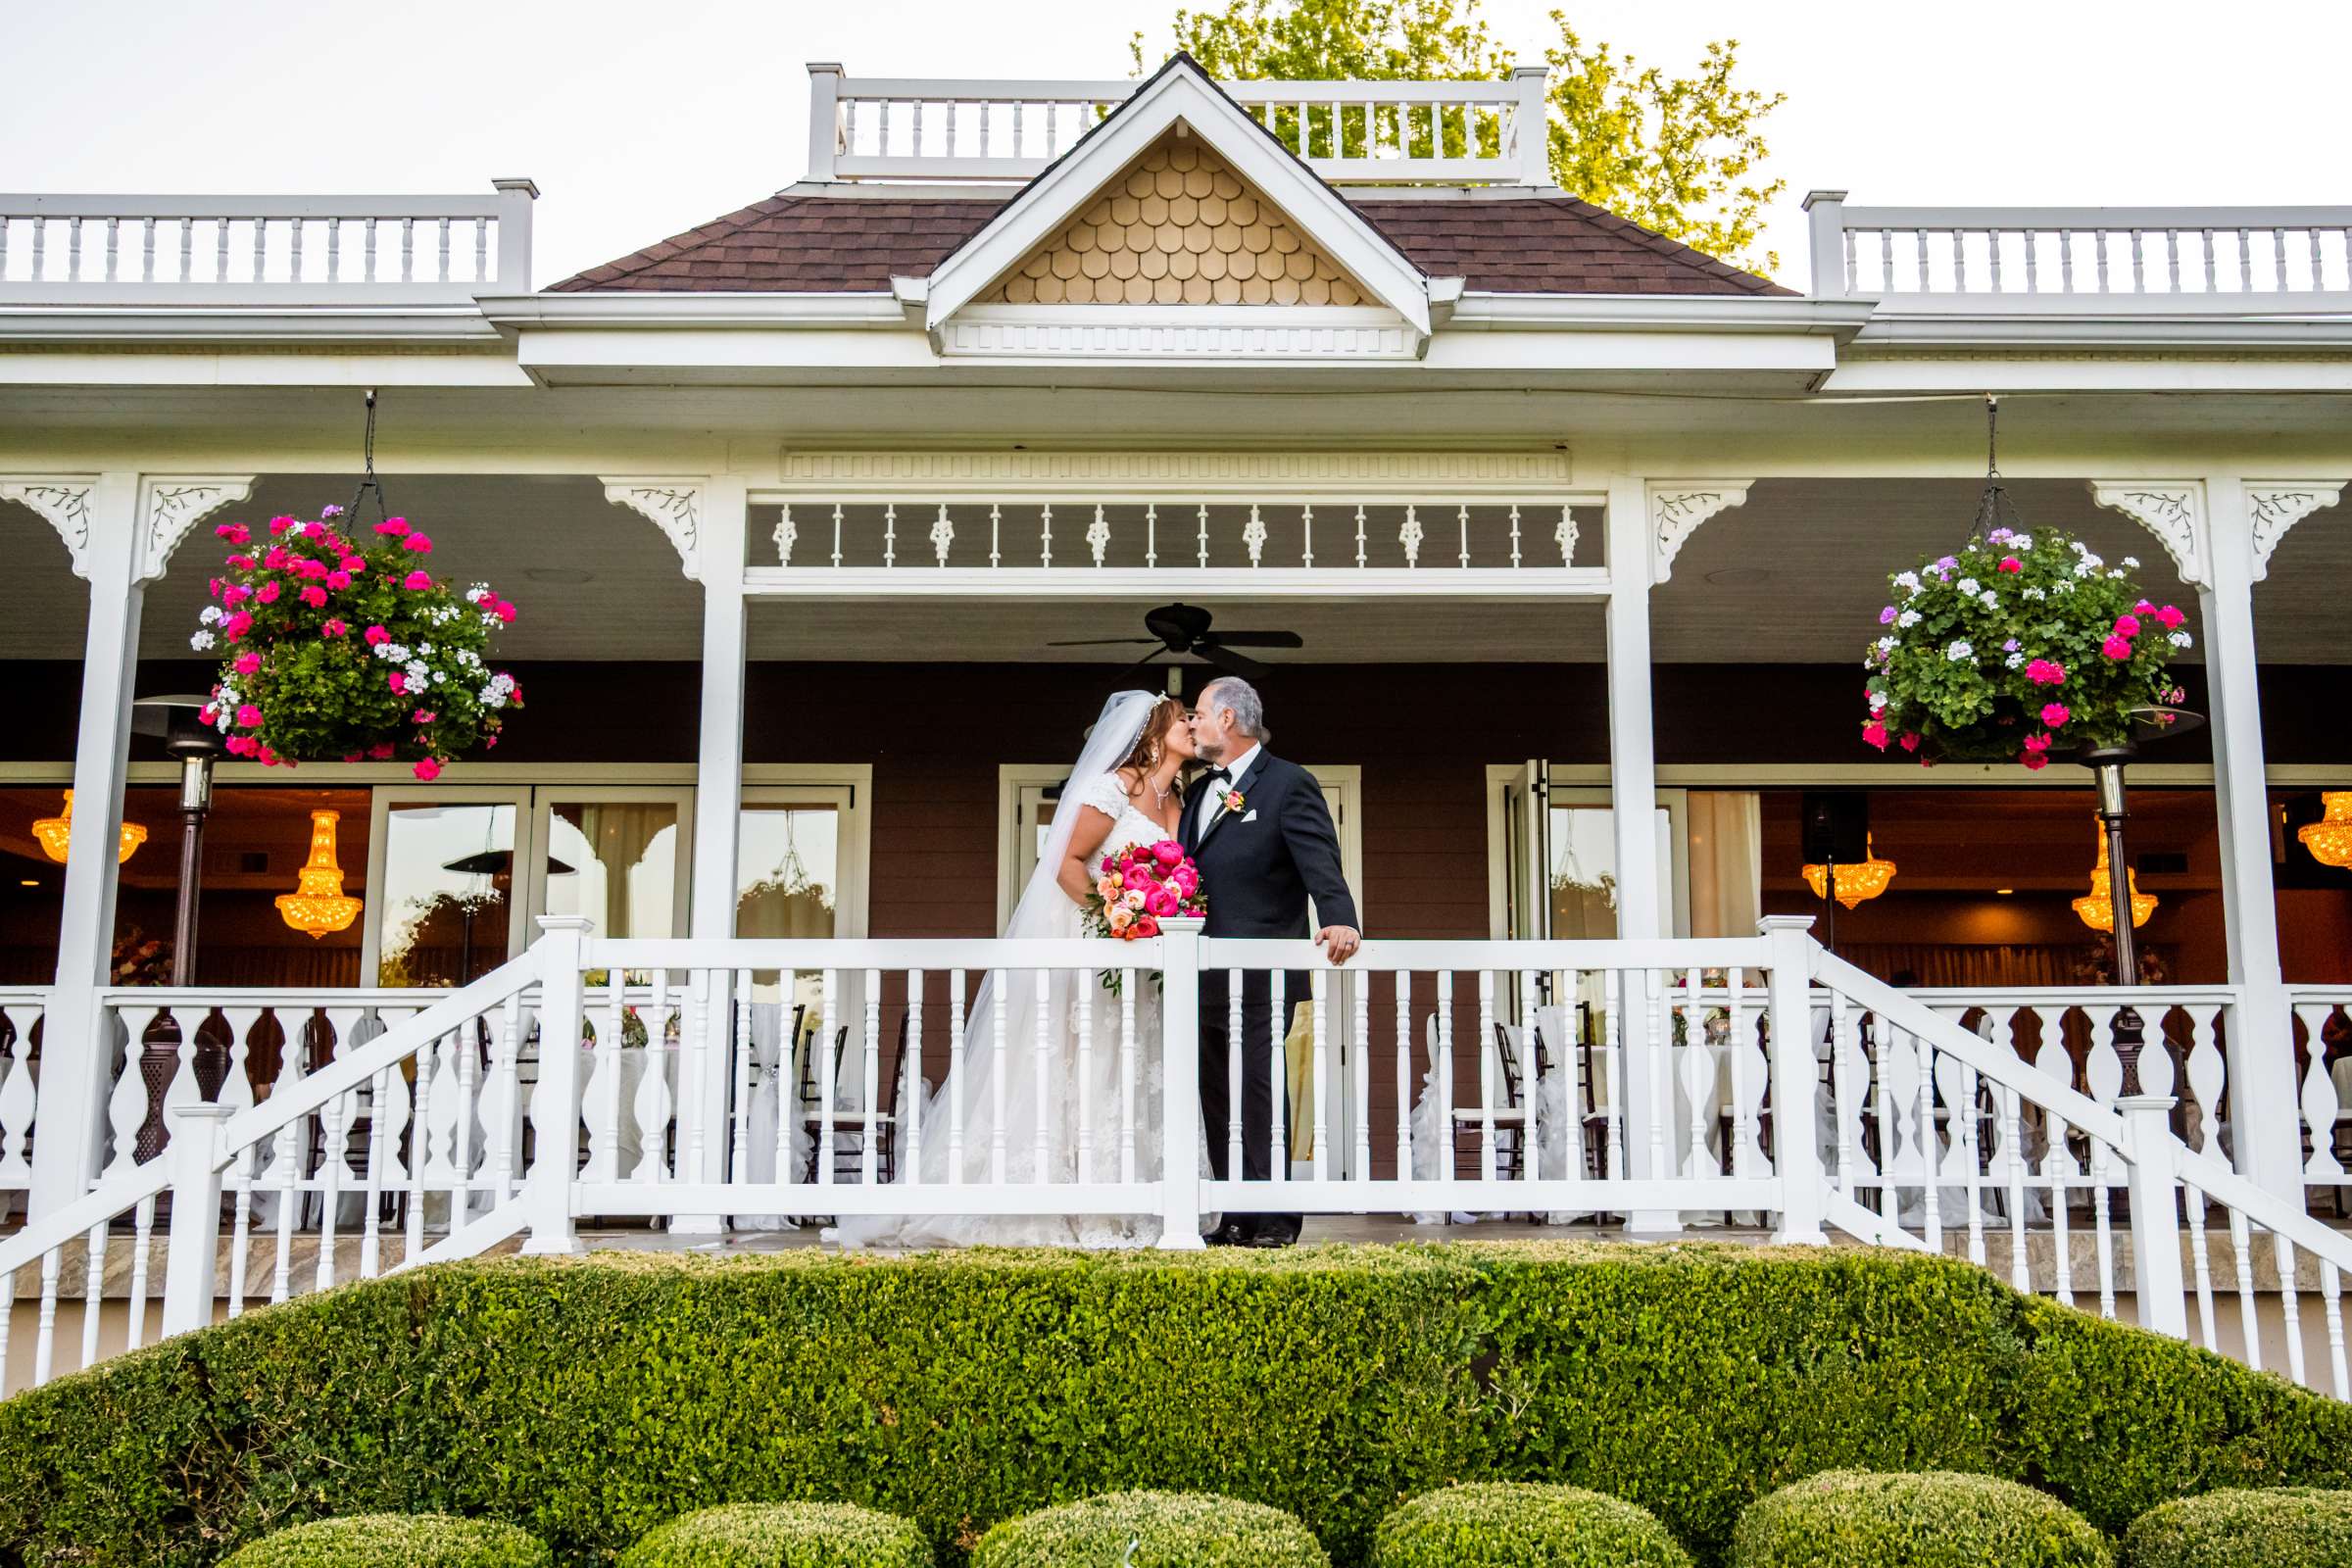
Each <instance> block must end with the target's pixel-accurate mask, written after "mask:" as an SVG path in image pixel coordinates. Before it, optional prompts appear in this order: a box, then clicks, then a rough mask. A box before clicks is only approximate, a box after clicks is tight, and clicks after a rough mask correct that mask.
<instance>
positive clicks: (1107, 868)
mask: <svg viewBox="0 0 2352 1568" xmlns="http://www.w3.org/2000/svg"><path fill="white" fill-rule="evenodd" d="M1118 868H1119V862H1118V861H1116V860H1114V859H1112V858H1110V857H1109V856H1107V855H1105V856H1104V857H1103V875H1104V876H1108V875H1110V874H1111V873H1112V872H1113V871H1116V870H1117V869H1118Z"/></svg>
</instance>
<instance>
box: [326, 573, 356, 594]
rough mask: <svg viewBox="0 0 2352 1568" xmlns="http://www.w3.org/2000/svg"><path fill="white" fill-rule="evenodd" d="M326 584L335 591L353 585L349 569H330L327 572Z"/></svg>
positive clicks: (339, 591)
mask: <svg viewBox="0 0 2352 1568" xmlns="http://www.w3.org/2000/svg"><path fill="white" fill-rule="evenodd" d="M326 585H327V586H328V587H329V588H332V589H333V590H334V591H335V592H337V593H341V592H342V591H343V590H344V589H346V588H348V587H350V586H351V573H350V572H348V571H330V572H328V573H327V574H326Z"/></svg>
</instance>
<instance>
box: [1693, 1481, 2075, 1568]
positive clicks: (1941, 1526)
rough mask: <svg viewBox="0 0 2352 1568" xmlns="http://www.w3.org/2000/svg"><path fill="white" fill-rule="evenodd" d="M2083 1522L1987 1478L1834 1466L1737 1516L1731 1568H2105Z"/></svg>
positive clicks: (2059, 1506) (2029, 1491)
mask: <svg viewBox="0 0 2352 1568" xmlns="http://www.w3.org/2000/svg"><path fill="white" fill-rule="evenodd" d="M2114 1561H2115V1553H2114V1551H2113V1550H2112V1549H2111V1548H2110V1547H2109V1546H2108V1544H2107V1538H2106V1537H2105V1536H2102V1535H2100V1534H2099V1533H2098V1532H2097V1531H2096V1530H2093V1529H2092V1528H2091V1527H2090V1522H2089V1521H2088V1520H2086V1519H2084V1518H2083V1517H2082V1515H2081V1514H2079V1513H2077V1512H2075V1511H2074V1510H2073V1509H2072V1508H2069V1507H2068V1506H2067V1505H2066V1504H2065V1503H2063V1502H2060V1501H2059V1500H2058V1499H2057V1498H2055V1497H2050V1496H2045V1495H2042V1494H2041V1493H2038V1492H2035V1491H2034V1489H2033V1488H2031V1487H2021V1486H2019V1485H2018V1484H2017V1483H2016V1482H2014V1481H1998V1480H1995V1479H1994V1478H1992V1477H1991V1476H1964V1475H1953V1474H1951V1473H1949V1472H1944V1471H1937V1472H1931V1473H1928V1474H1922V1475H1870V1474H1866V1473H1864V1472H1861V1471H1854V1470H1833V1471H1830V1472H1828V1473H1827V1474H1824V1475H1818V1476H1814V1477H1813V1478H1812V1479H1810V1480H1807V1481H1800V1482H1798V1483H1797V1484H1796V1485H1794V1486H1792V1487H1784V1488H1782V1489H1781V1490H1780V1491H1779V1492H1776V1493H1774V1494H1773V1495H1771V1496H1769V1497H1765V1498H1763V1499H1762V1500H1760V1501H1758V1502H1756V1503H1755V1504H1754V1505H1753V1506H1751V1507H1750V1508H1749V1509H1748V1510H1747V1512H1745V1513H1743V1514H1741V1515H1740V1529H1739V1531H1738V1533H1737V1534H1736V1535H1734V1536H1733V1538H1732V1562H1733V1564H1734V1568H1817V1565H1819V1564H1824V1563H1836V1564H1837V1565H1838V1568H2111V1565H2112V1564H2113V1563H2114Z"/></svg>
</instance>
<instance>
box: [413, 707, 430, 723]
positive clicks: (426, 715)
mask: <svg viewBox="0 0 2352 1568" xmlns="http://www.w3.org/2000/svg"><path fill="white" fill-rule="evenodd" d="M434 717H435V715H434V713H433V711H432V710H431V709H429V708H419V709H418V710H417V711H415V712H414V713H411V714H410V715H409V722H410V723H412V724H430V723H431V722H432V721H433V719H434Z"/></svg>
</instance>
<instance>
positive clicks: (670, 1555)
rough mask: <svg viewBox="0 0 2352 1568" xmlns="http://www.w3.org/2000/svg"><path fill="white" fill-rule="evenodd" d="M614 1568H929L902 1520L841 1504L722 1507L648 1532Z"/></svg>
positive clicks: (923, 1544) (925, 1549)
mask: <svg viewBox="0 0 2352 1568" xmlns="http://www.w3.org/2000/svg"><path fill="white" fill-rule="evenodd" d="M619 1568H932V1556H931V1544H930V1543H929V1542H927V1541H925V1540H924V1539H923V1536H922V1532H921V1531H919V1530H917V1529H915V1528H914V1526H913V1525H911V1524H909V1523H907V1521H906V1520H904V1519H899V1518H894V1517H893V1516H891V1515H890V1514H886V1513H876V1512H874V1510H873V1509H871V1508H860V1507H858V1506H856V1505H855V1504H853V1503H846V1502H729V1503H721V1504H720V1505H719V1506H717V1507H715V1508H698V1509H696V1510H695V1511H694V1512H692V1513H690V1514H686V1515H684V1516H683V1517H681V1518H677V1519H672V1520H671V1521H670V1522H669V1523H667V1524H665V1525H657V1526H655V1528H654V1530H653V1532H652V1534H650V1535H648V1536H647V1537H646V1538H645V1539H644V1540H643V1541H640V1542H638V1543H637V1544H635V1545H634V1546H631V1547H630V1548H629V1549H628V1550H626V1551H624V1552H622V1553H621V1554H620V1563H619Z"/></svg>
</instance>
